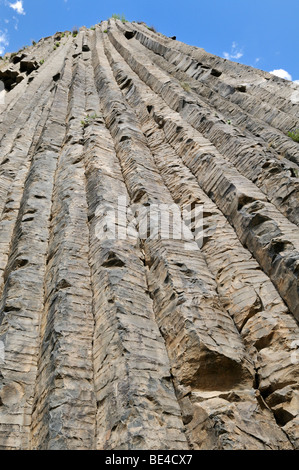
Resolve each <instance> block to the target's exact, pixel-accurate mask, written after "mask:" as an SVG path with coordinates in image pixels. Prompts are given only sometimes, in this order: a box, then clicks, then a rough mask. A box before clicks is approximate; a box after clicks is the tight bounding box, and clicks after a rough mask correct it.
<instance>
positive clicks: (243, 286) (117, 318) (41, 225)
mask: <svg viewBox="0 0 299 470" xmlns="http://www.w3.org/2000/svg"><path fill="white" fill-rule="evenodd" d="M4 59H5V60H2V61H0V80H2V82H3V83H4V86H5V88H6V96H5V104H2V105H1V104H0V112H1V114H0V139H1V141H0V148H1V152H0V449H6V450H11V449H51V450H54V449H108V450H109V449H196V450H197V449H211V450H214V449H262V450H267V449H269V450H276V449H298V448H299V392H298V389H299V387H298V378H299V349H298V348H299V334H298V333H299V327H298V320H299V285H298V272H299V232H298V225H299V178H298V177H299V144H298V143H296V142H294V141H293V140H292V139H290V137H288V135H287V134H288V131H290V130H292V129H296V128H299V86H298V85H295V84H294V83H291V82H287V81H285V80H282V79H279V78H277V77H274V76H272V75H270V74H268V73H266V72H263V71H261V70H257V69H253V68H251V67H247V66H244V65H241V64H237V63H233V62H230V61H227V60H225V59H221V58H219V57H216V56H213V55H211V54H209V53H207V52H205V51H204V50H203V49H200V48H196V47H191V46H188V45H186V44H183V43H181V42H179V41H176V40H175V38H167V37H165V36H163V35H162V34H159V33H156V32H155V31H154V30H152V29H150V28H148V27H147V26H146V25H145V24H143V23H141V24H140V23H135V22H133V23H128V22H127V23H122V22H121V21H118V20H116V21H115V20H109V21H108V22H107V21H105V22H102V23H101V24H100V25H97V26H96V27H95V28H91V29H86V28H81V29H80V31H79V32H78V34H77V35H76V34H70V33H57V34H56V35H55V36H53V37H48V38H43V39H42V40H40V41H39V42H38V43H37V44H35V45H34V46H31V47H29V48H26V49H24V50H23V51H20V52H19V53H17V54H11V55H7V56H5V58H4ZM161 208H164V209H165V208H166V209H167V208H171V209H172V211H173V214H170V217H168V219H167V214H166V215H165V213H164V216H165V217H164V218H163V217H162V218H161V213H160V212H159V211H161ZM190 208H191V209H190ZM196 210H197V213H196ZM176 211H177V212H176ZM186 213H187V216H186ZM149 214H150V216H151V217H152V219H154V220H156V223H154V224H153V223H150V220H151V217H148V216H149ZM188 214H189V216H190V217H189V218H188ZM172 216H173V217H172ZM175 217H176V219H175ZM158 219H159V220H160V219H161V220H160V222H161V226H163V222H165V220H166V221H167V220H168V221H169V220H170V219H171V220H174V219H175V220H176V222H175V223H174V224H172V226H171V223H169V225H170V226H171V233H169V234H168V235H169V236H166V235H167V234H166V235H165V233H166V232H167V227H166V225H167V224H166V225H165V227H164V230H166V232H165V233H164V235H165V236H163V230H162V234H161V231H158V230H157V227H158V224H157V220H158ZM162 219H163V220H162ZM159 227H160V226H159ZM159 227H158V228H159ZM181 227H183V228H185V232H184V230H182V232H184V233H185V234H183V235H182V232H181V231H180V228H181ZM162 228H163V227H162Z"/></svg>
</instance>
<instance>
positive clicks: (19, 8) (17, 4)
mask: <svg viewBox="0 0 299 470" xmlns="http://www.w3.org/2000/svg"><path fill="white" fill-rule="evenodd" d="M9 6H10V8H12V9H13V10H15V11H16V12H17V13H19V15H25V14H26V13H25V11H24V7H23V0H17V1H16V2H15V3H9Z"/></svg>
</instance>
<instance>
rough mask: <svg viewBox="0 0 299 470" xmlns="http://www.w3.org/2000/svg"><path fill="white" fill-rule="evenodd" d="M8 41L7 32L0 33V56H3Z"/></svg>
mask: <svg viewBox="0 0 299 470" xmlns="http://www.w3.org/2000/svg"><path fill="white" fill-rule="evenodd" d="M8 44H9V41H8V36H7V30H5V31H0V55H2V54H4V51H5V48H6V46H8Z"/></svg>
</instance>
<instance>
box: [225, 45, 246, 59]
mask: <svg viewBox="0 0 299 470" xmlns="http://www.w3.org/2000/svg"><path fill="white" fill-rule="evenodd" d="M223 57H224V58H225V59H227V60H232V59H241V57H243V51H242V49H240V48H239V47H238V44H237V43H236V42H235V41H234V42H233V43H232V47H231V51H230V52H223Z"/></svg>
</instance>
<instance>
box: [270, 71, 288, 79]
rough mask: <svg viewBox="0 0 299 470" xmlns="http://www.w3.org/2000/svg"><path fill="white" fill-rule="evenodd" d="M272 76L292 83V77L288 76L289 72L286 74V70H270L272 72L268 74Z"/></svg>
mask: <svg viewBox="0 0 299 470" xmlns="http://www.w3.org/2000/svg"><path fill="white" fill-rule="evenodd" d="M270 73H271V74H272V75H276V77H280V78H284V79H285V80H290V81H292V75H291V74H289V72H287V71H286V70H284V69H277V70H272V72H270Z"/></svg>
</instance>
